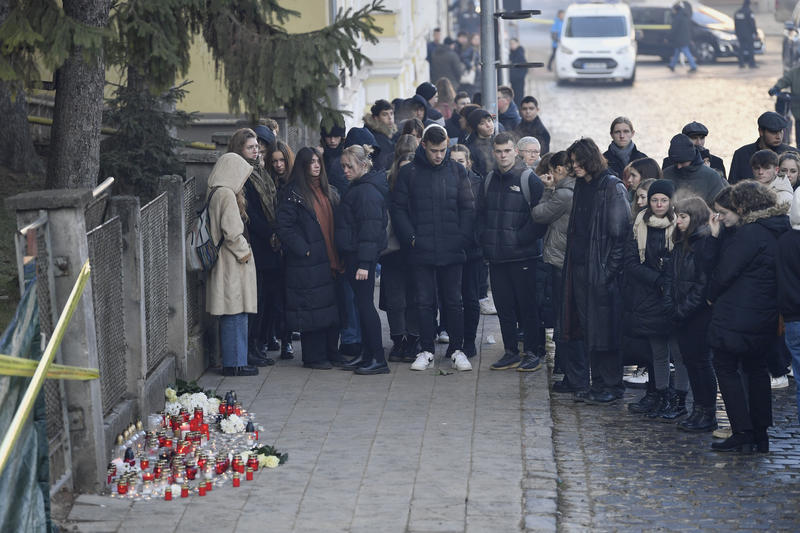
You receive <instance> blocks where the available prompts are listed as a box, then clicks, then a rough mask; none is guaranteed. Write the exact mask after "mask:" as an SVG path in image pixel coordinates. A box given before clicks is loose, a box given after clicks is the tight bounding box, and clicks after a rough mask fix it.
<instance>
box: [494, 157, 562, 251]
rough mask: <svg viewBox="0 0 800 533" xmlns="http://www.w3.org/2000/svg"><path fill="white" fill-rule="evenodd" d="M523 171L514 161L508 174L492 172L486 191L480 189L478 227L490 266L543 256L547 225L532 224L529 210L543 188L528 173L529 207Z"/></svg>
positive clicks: (537, 199)
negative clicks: (522, 185)
mask: <svg viewBox="0 0 800 533" xmlns="http://www.w3.org/2000/svg"><path fill="white" fill-rule="evenodd" d="M526 170H527V169H526V168H525V165H524V164H523V163H522V162H521V161H517V163H516V164H515V165H514V166H513V167H511V169H509V170H508V171H507V172H503V173H501V172H500V171H499V170H495V171H493V172H492V174H491V180H490V181H489V184H488V188H487V186H486V185H484V186H483V187H482V188H481V191H480V194H479V196H478V228H479V232H480V242H481V246H482V247H483V256H484V257H485V258H486V259H487V260H488V261H489V262H490V263H508V262H511V261H523V260H525V259H533V258H536V257H540V256H541V255H542V237H543V236H544V234H545V232H546V231H547V225H546V224H537V223H535V222H534V221H533V217H532V216H531V207H532V206H535V205H536V204H538V203H539V200H540V199H541V198H542V193H543V192H544V185H543V184H542V181H541V180H540V179H539V177H538V176H537V175H536V174H535V173H533V172H531V173H530V174H529V176H528V186H529V190H530V193H531V201H530V204H529V203H528V202H527V201H525V196H524V195H523V194H522V188H521V183H520V179H521V177H522V173H523V172H525V171H526ZM486 179H489V177H488V176H487V178H486Z"/></svg>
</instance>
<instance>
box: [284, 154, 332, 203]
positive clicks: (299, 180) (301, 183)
mask: <svg viewBox="0 0 800 533" xmlns="http://www.w3.org/2000/svg"><path fill="white" fill-rule="evenodd" d="M314 156H317V157H318V158H319V166H320V171H319V188H320V189H321V190H322V194H324V195H325V196H327V197H328V199H331V187H330V186H329V185H328V175H327V174H325V164H324V163H323V162H322V154H320V153H319V151H318V150H317V149H316V148H311V147H310V146H306V147H303V148H300V150H299V151H298V152H297V155H296V156H295V158H294V166H293V167H292V173H291V175H290V176H289V181H290V182H292V183H293V184H294V188H295V190H296V191H297V192H298V193H300V195H301V196H302V197H303V198H304V199H305V200H306V202H313V201H314V193H313V192H312V190H311V173H310V172H309V169H310V168H311V159H312V158H313V157H314Z"/></svg>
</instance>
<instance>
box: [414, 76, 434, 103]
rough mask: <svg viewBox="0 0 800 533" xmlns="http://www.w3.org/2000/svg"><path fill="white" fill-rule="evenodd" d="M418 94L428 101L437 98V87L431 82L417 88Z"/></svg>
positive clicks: (421, 84)
mask: <svg viewBox="0 0 800 533" xmlns="http://www.w3.org/2000/svg"><path fill="white" fill-rule="evenodd" d="M417 94H418V95H420V96H421V97H423V98H424V99H425V100H426V101H427V100H430V99H431V98H433V97H434V96H436V85H434V84H432V83H431V82H429V81H426V82H423V83H420V84H419V87H417Z"/></svg>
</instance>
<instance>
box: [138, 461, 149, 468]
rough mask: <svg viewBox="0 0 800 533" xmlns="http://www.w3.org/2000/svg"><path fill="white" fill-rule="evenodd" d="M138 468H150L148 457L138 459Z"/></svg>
mask: <svg viewBox="0 0 800 533" xmlns="http://www.w3.org/2000/svg"><path fill="white" fill-rule="evenodd" d="M139 468H141V469H142V470H147V469H148V468H150V459H139Z"/></svg>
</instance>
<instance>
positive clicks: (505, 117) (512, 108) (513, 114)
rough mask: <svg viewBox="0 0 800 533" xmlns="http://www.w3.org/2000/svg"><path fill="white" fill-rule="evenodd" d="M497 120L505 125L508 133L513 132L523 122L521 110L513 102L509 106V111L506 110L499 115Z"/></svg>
mask: <svg viewBox="0 0 800 533" xmlns="http://www.w3.org/2000/svg"><path fill="white" fill-rule="evenodd" d="M497 120H498V121H499V122H500V124H502V125H503V127H504V128H505V129H506V131H513V130H514V128H516V127H517V126H518V125H519V123H520V122H522V117H521V116H520V114H519V108H518V107H517V104H515V103H514V102H511V103H510V104H509V105H508V109H506V111H505V113H498V115H497Z"/></svg>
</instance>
